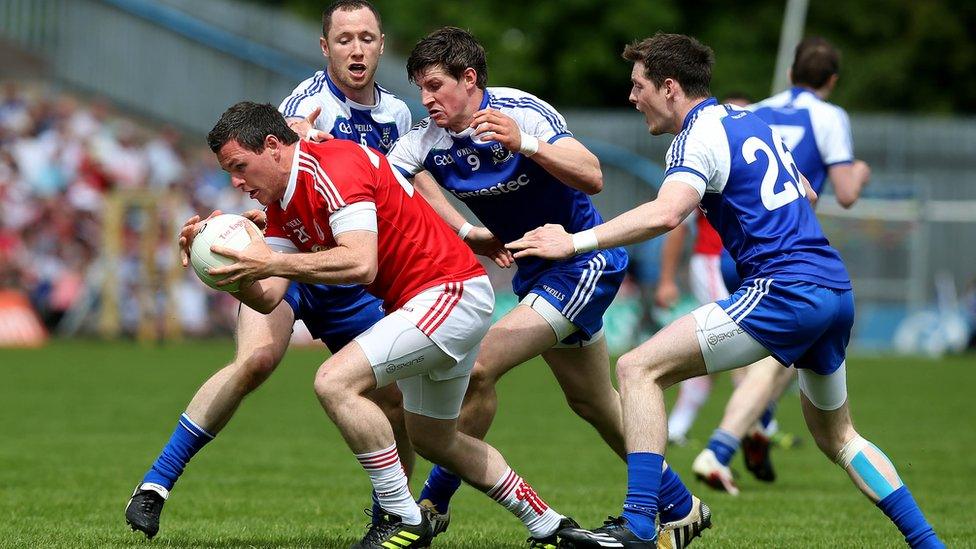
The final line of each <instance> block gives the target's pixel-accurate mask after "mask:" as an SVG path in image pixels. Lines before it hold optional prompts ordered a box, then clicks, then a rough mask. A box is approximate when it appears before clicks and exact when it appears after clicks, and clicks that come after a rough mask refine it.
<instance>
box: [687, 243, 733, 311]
mask: <svg viewBox="0 0 976 549" xmlns="http://www.w3.org/2000/svg"><path fill="white" fill-rule="evenodd" d="M688 275H689V280H688V285H689V286H691V293H692V294H694V296H695V299H696V300H698V303H700V304H702V305H704V304H705V303H711V302H713V301H720V300H722V299H726V298H728V297H729V289H728V288H726V287H725V279H724V278H722V256H721V255H708V254H693V255H692V256H691V260H689V262H688Z"/></svg>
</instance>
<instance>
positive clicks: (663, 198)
mask: <svg viewBox="0 0 976 549" xmlns="http://www.w3.org/2000/svg"><path fill="white" fill-rule="evenodd" d="M699 200H700V197H699V196H698V191H696V190H695V189H694V188H692V187H690V186H688V185H685V184H684V183H678V182H672V183H665V184H664V185H663V186H662V187H661V191H660V192H659V193H658V195H657V199H656V200H654V201H652V202H647V203H645V204H641V205H640V206H638V207H636V208H634V209H632V210H630V211H627V212H624V213H622V214H620V215H618V216H617V217H615V218H613V219H611V220H610V221H607V222H606V223H603V224H601V225H597V226H596V227H593V228H592V229H587V230H585V231H580V232H578V233H576V234H574V235H571V234H569V233H567V232H566V230H565V229H564V228H563V227H562V226H561V225H553V224H548V225H545V226H542V227H539V228H538V229H533V230H531V231H529V232H527V233H525V235H524V236H523V237H522V238H520V239H518V240H516V241H514V242H509V243H508V244H506V247H507V248H508V249H510V250H513V251H514V252H515V253H514V256H515V258H516V259H518V258H521V257H530V256H531V257H542V258H545V259H565V258H568V257H571V256H572V255H573V254H576V253H582V252H584V251H588V250H593V249H607V248H614V247H617V246H623V245H626V244H634V243H636V242H641V241H644V240H650V239H651V238H654V237H655V236H658V235H660V234H663V233H665V232H667V231H669V230H671V229H673V228H675V227H677V226H678V225H680V224H681V222H682V221H683V220H684V218H686V217H688V214H690V213H691V212H692V211H693V210H694V209H695V208H696V207H697V206H698V202H699Z"/></svg>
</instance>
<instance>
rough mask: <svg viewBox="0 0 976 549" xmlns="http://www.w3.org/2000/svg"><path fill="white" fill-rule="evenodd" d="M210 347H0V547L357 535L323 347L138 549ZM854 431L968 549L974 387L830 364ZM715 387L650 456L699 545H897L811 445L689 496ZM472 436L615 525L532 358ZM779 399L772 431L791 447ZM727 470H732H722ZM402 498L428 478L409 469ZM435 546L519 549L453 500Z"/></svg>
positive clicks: (549, 491)
mask: <svg viewBox="0 0 976 549" xmlns="http://www.w3.org/2000/svg"><path fill="white" fill-rule="evenodd" d="M232 350H233V349H232V347H231V345H230V344H229V343H227V342H210V343H193V344H185V345H170V346H163V347H141V346H138V345H134V344H126V343H95V342H67V343H66V342H58V343H55V344H53V345H51V346H49V347H47V348H45V349H43V350H37V351H31V350H16V351H12V350H0V546H3V547H7V546H16V547H28V546H29V547H344V546H346V545H348V544H349V543H351V542H352V541H354V540H355V539H356V538H357V537H358V536H359V535H361V533H362V527H363V525H364V524H365V523H366V520H367V519H366V517H365V516H364V515H363V514H362V511H361V509H362V508H363V507H365V506H366V504H367V502H368V491H369V483H368V479H367V477H366V475H365V474H364V473H363V472H362V470H361V469H360V468H359V466H358V464H357V462H356V460H355V459H353V458H352V456H351V455H350V454H349V451H348V450H347V448H346V447H345V445H344V444H343V442H342V440H341V439H340V438H339V436H338V434H337V432H336V430H335V428H334V427H333V426H332V425H331V423H330V422H329V421H328V419H327V418H326V416H325V414H324V413H323V412H322V410H321V409H320V407H319V405H318V403H317V402H316V400H315V398H314V395H313V393H312V391H311V379H312V375H313V373H314V371H315V368H316V367H317V365H318V363H319V362H320V361H321V360H322V358H323V353H321V352H319V351H317V350H309V349H296V350H293V351H291V353H290V354H289V355H288V357H287V358H286V360H285V362H284V363H283V364H282V365H281V367H280V368H279V370H278V372H276V373H275V374H274V375H273V376H272V377H271V379H270V380H269V381H268V382H267V383H266V384H265V386H264V387H262V388H261V389H260V390H258V391H257V392H256V393H255V394H253V395H252V396H251V397H250V398H249V399H248V400H247V401H246V402H245V403H244V405H243V406H242V407H241V409H240V410H239V411H238V414H237V416H236V417H235V418H234V420H233V421H232V422H231V423H230V424H229V425H228V427H227V428H226V429H225V430H224V431H223V432H222V433H221V434H220V436H219V437H218V438H217V440H216V441H215V442H213V443H211V444H210V446H208V447H207V448H205V449H204V450H203V451H202V452H201V453H200V454H199V455H198V456H197V457H196V458H195V459H194V460H193V462H192V463H191V464H190V466H189V467H188V468H187V471H186V473H185V474H184V475H183V478H182V479H181V481H180V483H179V485H178V486H177V488H176V489H175V490H174V492H173V495H172V496H171V498H170V500H169V502H168V503H167V505H166V510H165V512H164V513H163V521H162V530H161V533H160V535H159V536H158V537H157V538H156V539H155V540H154V541H152V542H151V543H147V542H146V541H145V540H144V539H141V538H140V537H139V536H137V535H136V534H135V533H133V532H131V531H129V529H128V528H127V527H126V525H125V523H124V520H123V515H122V511H123V507H124V505H125V503H126V500H127V498H128V496H129V493H130V491H131V490H132V488H133V486H134V485H135V484H136V482H137V481H138V480H139V479H140V478H141V477H142V474H143V473H144V471H145V470H146V468H147V467H148V466H149V465H150V463H151V461H152V460H153V459H154V458H155V457H156V455H157V454H158V452H159V450H160V448H161V447H162V445H163V444H164V443H165V441H166V439H167V438H168V437H169V434H170V432H171V431H172V429H173V427H174V425H175V423H176V420H177V418H178V416H179V413H180V412H181V411H182V410H183V407H184V406H185V405H186V403H187V401H188V400H189V398H190V396H191V395H192V393H193V392H194V391H195V389H196V388H197V387H198V386H199V384H200V383H201V382H202V381H203V380H204V379H205V378H206V377H208V376H209V374H210V373H211V372H212V371H214V370H215V369H216V368H217V367H218V366H220V365H222V364H223V363H224V362H225V361H227V360H228V359H229V358H230V357H231V353H232ZM849 386H850V393H851V395H852V403H853V411H854V418H855V421H856V424H857V426H858V428H859V430H860V431H861V432H862V434H864V435H865V436H866V437H868V438H869V439H870V440H872V441H873V442H875V443H876V444H877V445H878V446H880V447H881V448H883V449H884V450H885V451H886V452H887V453H888V454H889V456H891V457H892V459H893V460H894V462H895V464H896V465H897V466H898V469H899V472H900V473H901V475H902V478H903V479H904V480H905V481H906V482H907V483H908V484H909V486H910V487H911V489H912V491H913V493H914V494H915V497H916V499H917V500H918V501H919V503H920V504H921V505H922V508H923V510H924V511H925V512H926V514H927V516H928V517H929V519H930V520H931V522H932V523H933V524H934V526H935V527H936V529H937V530H938V531H939V533H940V534H941V535H942V536H943V539H944V540H945V541H946V542H947V544H948V545H949V546H950V547H967V546H968V547H973V546H976V541H974V540H976V521H974V520H973V499H972V492H973V489H974V488H976V465H974V460H973V459H972V454H973V452H974V451H976V430H974V429H973V420H972V416H971V413H972V412H971V411H972V407H971V405H970V403H971V397H972V390H973V388H974V387H976V361H974V360H973V357H972V356H969V357H961V358H952V359H945V360H940V361H927V360H921V359H918V360H915V359H904V358H897V359H895V358H872V359H867V358H863V359H854V360H851V361H849ZM728 392H729V383H728V382H727V381H726V380H720V381H719V382H718V384H717V388H716V392H715V394H714V395H713V398H712V399H711V400H710V401H709V403H708V404H707V405H706V407H705V408H704V409H703V411H702V414H701V417H700V419H699V421H698V422H697V423H696V425H695V429H694V430H693V432H692V435H693V436H694V437H695V438H696V439H697V440H698V441H699V442H698V443H693V444H691V445H690V446H689V447H686V448H675V449H673V450H671V451H670V452H669V455H668V460H669V462H671V463H672V465H673V466H674V467H675V469H676V470H677V471H678V472H679V473H680V474H681V475H682V477H683V478H684V479H685V480H686V481H687V482H688V483H689V486H690V487H691V488H692V489H693V491H695V492H696V493H698V494H699V495H701V496H702V497H703V498H704V499H705V500H706V501H707V502H708V503H709V505H710V506H711V507H712V509H713V511H714V522H715V526H714V528H713V529H712V530H710V531H708V532H707V534H706V535H705V537H704V538H703V539H702V540H701V541H699V542H696V546H700V547H828V546H829V547H872V548H873V547H897V546H899V545H900V543H901V537H900V535H899V534H898V532H897V531H896V529H895V528H894V526H892V525H891V524H890V523H889V522H888V521H887V519H886V518H885V517H884V516H883V515H882V514H881V513H880V511H878V510H877V509H876V508H875V507H874V506H872V505H871V504H870V503H869V502H868V501H867V500H865V499H864V498H863V497H862V496H861V495H860V494H859V493H858V492H857V491H856V490H855V489H854V488H853V486H852V485H851V484H850V482H849V481H848V479H847V477H846V475H845V474H844V473H843V472H842V471H841V470H840V469H839V468H838V467H836V466H835V465H832V464H830V463H829V462H828V461H827V460H826V459H824V458H823V456H821V455H820V454H819V452H818V451H817V450H816V449H815V448H814V447H813V445H812V443H811V441H810V438H809V436H808V435H806V436H805V442H806V445H805V446H804V447H802V448H800V449H797V450H790V451H780V452H778V453H776V454H774V460H775V464H776V467H777V471H778V473H779V477H780V478H779V480H777V482H776V483H775V484H772V485H763V484H760V483H758V482H756V481H754V480H752V479H751V478H748V477H744V478H742V479H741V487H742V490H743V493H742V495H741V496H740V497H738V498H732V497H729V496H726V495H724V494H717V493H713V492H708V491H707V488H705V487H703V486H702V485H699V484H698V483H696V482H695V481H694V480H693V478H692V476H691V473H690V470H689V467H690V463H691V460H692V459H693V457H694V455H695V454H696V453H697V452H698V450H699V449H700V447H701V442H700V441H704V440H706V439H707V438H708V434H709V432H710V431H711V429H712V428H713V427H714V426H715V424H716V421H717V419H718V417H719V415H720V413H721V410H722V407H723V406H724V401H725V397H726V396H727V395H728ZM499 394H500V398H501V402H500V406H499V414H498V417H497V419H496V421H495V426H494V428H493V430H492V432H491V434H490V441H491V442H492V443H493V444H495V445H496V446H497V447H498V448H499V449H500V450H501V451H502V452H503V453H504V454H505V455H506V456H507V458H508V460H509V462H510V463H511V464H512V465H513V467H515V468H516V470H518V471H519V472H520V473H521V474H522V475H523V476H524V477H525V478H526V479H528V480H529V481H530V482H532V483H533V485H534V486H535V488H536V489H537V490H538V491H539V493H540V494H541V495H542V496H543V497H544V498H545V499H547V500H548V501H549V503H550V504H552V505H553V506H554V507H555V508H557V509H559V510H561V511H562V512H564V513H567V514H571V515H572V516H574V517H576V518H577V519H578V520H580V522H582V523H583V524H584V525H593V524H596V523H599V522H600V521H601V520H602V519H603V518H605V516H606V515H607V514H610V513H612V514H616V513H618V512H619V507H620V504H621V502H622V499H623V496H624V491H625V481H626V479H625V470H624V467H623V466H622V464H621V463H620V462H619V461H618V460H617V458H616V457H615V456H613V455H612V454H611V452H610V451H609V450H608V449H607V448H606V447H605V446H604V445H603V443H602V442H601V441H600V439H599V438H598V437H597V436H596V434H595V432H594V431H593V430H592V429H591V428H590V427H588V426H587V425H585V424H584V423H583V422H582V421H581V420H578V419H577V418H575V417H574V416H573V415H572V414H571V413H570V412H569V410H568V408H567V406H566V404H565V402H564V401H563V399H562V396H561V394H560V392H559V389H558V387H557V386H556V384H555V382H554V380H553V379H552V377H551V375H550V374H549V373H548V371H547V369H546V367H545V366H544V364H543V363H542V362H541V361H533V362H530V363H528V364H526V365H523V366H522V367H520V368H518V369H516V370H515V371H513V372H512V374H510V375H509V376H508V377H506V378H505V379H504V380H503V381H502V383H501V385H500V387H499ZM796 400H797V399H796V396H795V395H791V396H788V397H786V399H785V400H784V402H783V403H782V404H781V406H780V414H779V420H780V423H781V425H782V428H783V429H784V430H788V431H792V432H796V433H803V434H805V431H804V427H803V425H802V421H801V419H800V413H799V406H798V403H797V402H796ZM735 467H736V468H738V469H740V470H742V469H743V468H742V466H741V464H740V462H739V461H736V463H735ZM418 469H419V470H418V472H417V473H418V474H417V475H415V478H414V480H413V483H412V484H413V486H414V493H415V494H416V493H417V488H418V487H419V486H420V485H421V483H422V482H423V478H424V473H426V471H427V469H428V465H427V464H426V463H425V462H423V461H420V463H419V465H418ZM452 509H453V513H454V520H455V522H454V524H452V526H451V530H450V532H448V533H447V534H445V535H443V536H442V537H441V538H439V539H438V540H437V543H436V544H435V546H439V547H457V548H472V549H473V548H484V547H520V546H522V545H521V543H522V540H523V539H524V538H525V536H526V533H525V532H524V530H523V529H522V527H521V525H520V524H519V523H518V521H516V520H515V519H514V518H512V517H511V516H509V515H508V514H507V512H505V511H504V510H503V509H501V508H500V507H498V506H497V505H495V504H493V503H492V502H491V501H490V500H489V499H488V498H486V497H485V496H484V495H482V494H480V493H477V492H476V491H474V490H472V489H470V488H464V489H462V490H461V492H459V494H458V496H457V497H456V499H455V503H454V505H453V507H452Z"/></svg>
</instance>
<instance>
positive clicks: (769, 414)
mask: <svg viewBox="0 0 976 549" xmlns="http://www.w3.org/2000/svg"><path fill="white" fill-rule="evenodd" d="M776 404H777V402H776V401H773V402H770V403H769V406H767V407H766V410H764V411H763V414H762V416H760V417H759V424H760V425H762V428H763V430H766V429H768V428H769V424H770V423H772V422H773V416H775V415H776Z"/></svg>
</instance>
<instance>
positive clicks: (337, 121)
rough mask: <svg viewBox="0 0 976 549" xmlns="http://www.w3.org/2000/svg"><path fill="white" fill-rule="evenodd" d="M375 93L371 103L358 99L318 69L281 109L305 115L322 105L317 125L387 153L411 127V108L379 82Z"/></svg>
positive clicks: (288, 113) (289, 114) (291, 115)
mask: <svg viewBox="0 0 976 549" xmlns="http://www.w3.org/2000/svg"><path fill="white" fill-rule="evenodd" d="M374 97H375V99H376V100H375V102H374V104H373V105H372V106H370V105H362V104H360V103H356V102H355V101H353V100H351V99H349V98H348V97H346V96H345V94H344V93H342V91H341V90H339V88H338V87H336V85H335V83H333V82H332V79H331V78H329V73H328V71H318V72H316V73H315V75H314V76H312V77H311V78H309V79H307V80H305V81H304V82H302V83H301V84H299V85H298V87H297V88H295V91H293V92H292V93H291V95H289V96H288V97H286V98H285V100H284V101H282V102H281V105H280V106H279V107H278V110H279V111H281V114H283V115H284V116H285V118H304V117H306V116H308V115H309V114H310V113H311V112H312V111H313V110H315V108H316V107H321V108H322V112H321V113H320V114H319V116H318V118H316V119H315V129H317V130H321V131H324V132H327V133H330V134H332V136H333V137H335V138H336V139H348V140H350V141H355V142H357V143H362V144H363V145H368V146H370V147H373V148H374V149H376V150H378V151H380V152H382V153H384V154H386V153H388V152H390V149H391V148H392V147H393V143H395V142H396V140H397V139H399V138H400V136H402V135H403V134H405V133H407V131H408V130H409V129H410V109H409V108H407V105H406V103H404V102H403V101H401V100H400V99H398V98H397V97H396V96H395V95H393V94H392V93H390V92H388V91H386V90H385V89H383V88H382V87H380V86H379V85H378V84H377V85H376V88H375V95H374Z"/></svg>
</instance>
